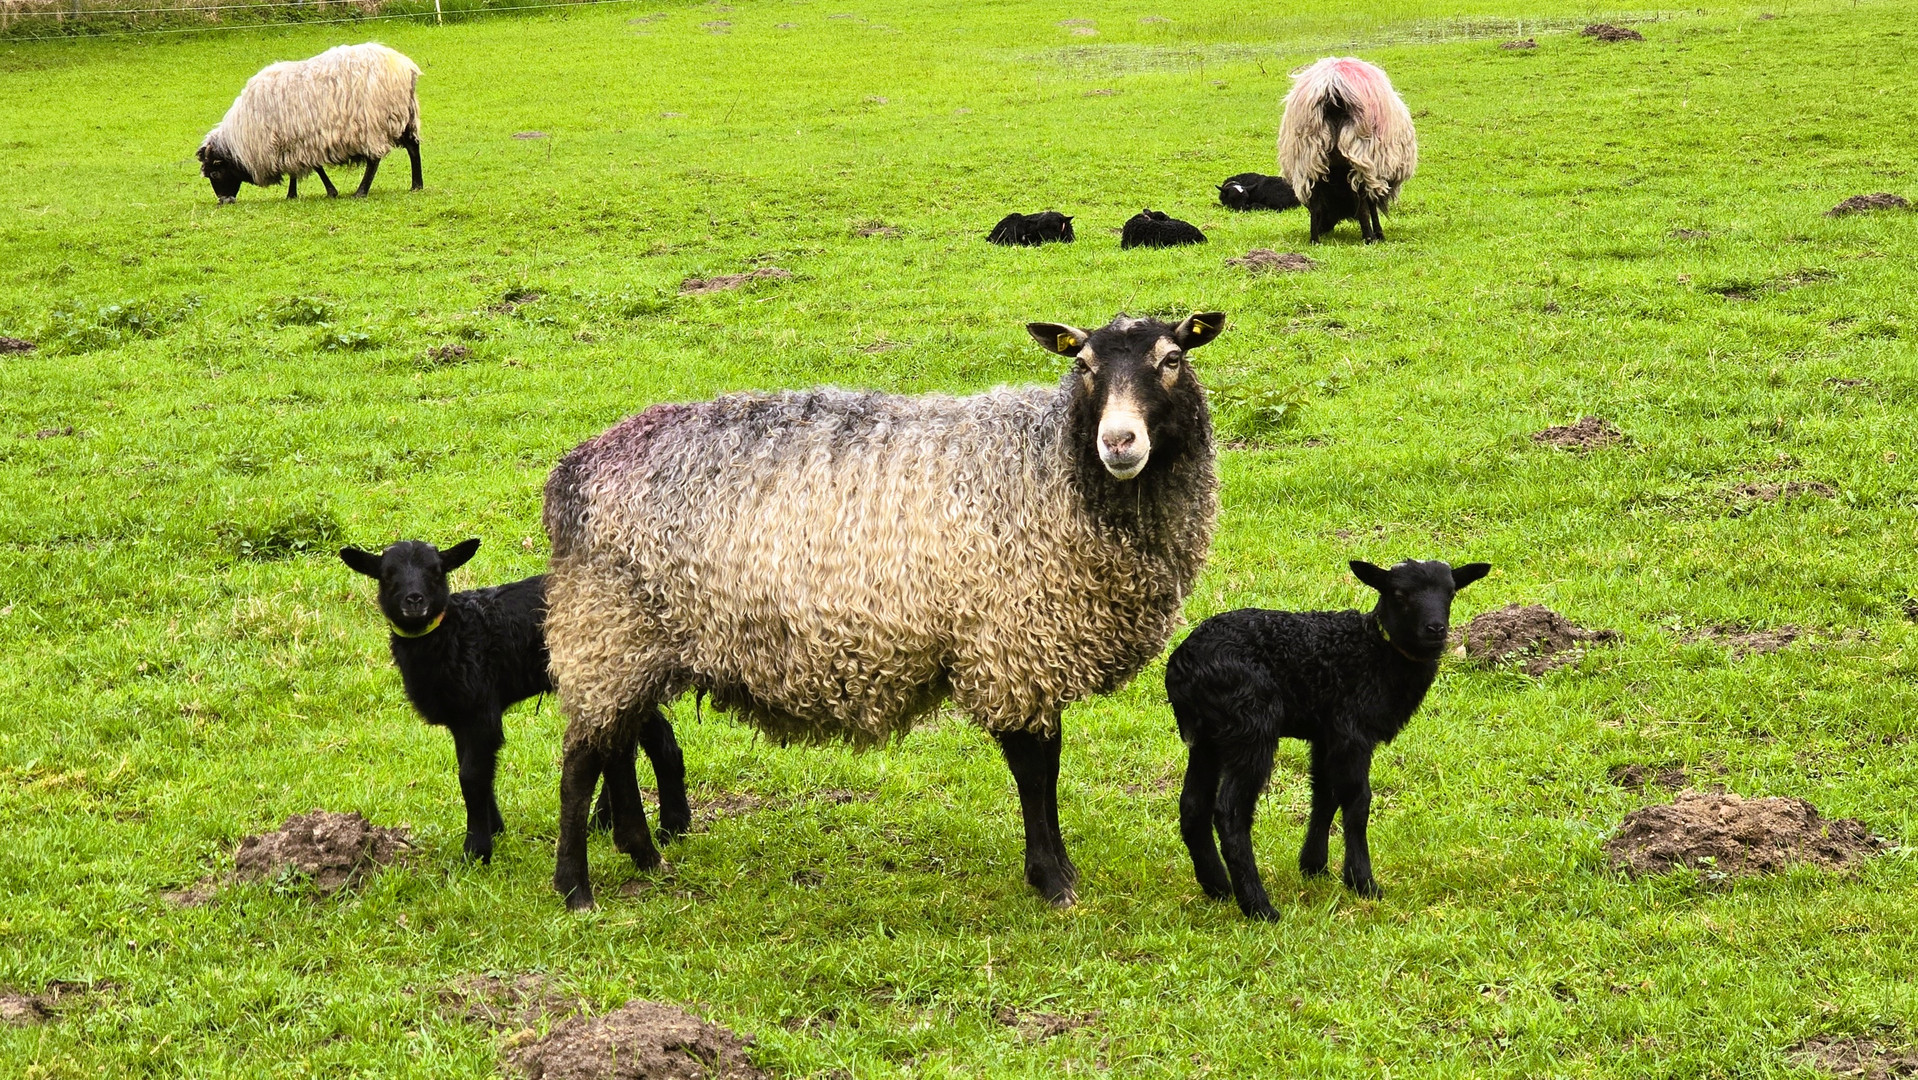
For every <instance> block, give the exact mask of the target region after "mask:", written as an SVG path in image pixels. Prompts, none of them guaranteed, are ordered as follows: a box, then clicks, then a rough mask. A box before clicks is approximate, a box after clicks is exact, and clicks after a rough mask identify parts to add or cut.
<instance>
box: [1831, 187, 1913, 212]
mask: <svg viewBox="0 0 1918 1080" xmlns="http://www.w3.org/2000/svg"><path fill="white" fill-rule="evenodd" d="M1909 209H1911V203H1910V202H1908V201H1906V199H1905V197H1904V196H1903V195H1893V194H1892V193H1891V192H1889V191H1874V192H1872V193H1871V194H1870V195H1853V196H1852V197H1851V198H1849V199H1846V200H1845V201H1844V202H1841V203H1839V204H1838V205H1837V206H1834V207H1832V208H1831V209H1829V210H1827V211H1825V216H1826V217H1844V216H1845V215H1846V214H1862V213H1864V212H1865V211H1867V210H1909Z"/></svg>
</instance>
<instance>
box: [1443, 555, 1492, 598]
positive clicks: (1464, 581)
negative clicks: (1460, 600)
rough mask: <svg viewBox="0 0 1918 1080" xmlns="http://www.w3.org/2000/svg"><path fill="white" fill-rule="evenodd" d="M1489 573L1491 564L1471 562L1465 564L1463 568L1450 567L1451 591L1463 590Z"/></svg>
mask: <svg viewBox="0 0 1918 1080" xmlns="http://www.w3.org/2000/svg"><path fill="white" fill-rule="evenodd" d="M1491 572H1492V564H1491V563H1488V562H1473V563H1466V564H1465V565H1464V566H1454V567H1452V589H1453V590H1454V591H1457V590H1459V589H1463V588H1464V587H1466V586H1467V585H1470V584H1471V583H1472V582H1474V581H1477V580H1478V579H1479V578H1482V577H1484V576H1485V575H1487V574H1489V573H1491Z"/></svg>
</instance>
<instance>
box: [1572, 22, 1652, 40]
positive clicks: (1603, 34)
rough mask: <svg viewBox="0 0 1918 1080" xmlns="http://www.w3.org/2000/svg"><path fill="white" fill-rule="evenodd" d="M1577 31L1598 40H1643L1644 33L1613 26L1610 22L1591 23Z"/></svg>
mask: <svg viewBox="0 0 1918 1080" xmlns="http://www.w3.org/2000/svg"><path fill="white" fill-rule="evenodd" d="M1579 33H1580V34H1581V35H1583V36H1585V37H1588V38H1596V39H1597V40H1599V41H1644V40H1645V35H1644V34H1641V33H1639V32H1638V31H1636V30H1633V29H1631V28H1630V27H1625V26H1613V25H1612V24H1611V23H1593V24H1592V25H1590V26H1588V27H1586V28H1585V29H1583V30H1580V31H1579Z"/></svg>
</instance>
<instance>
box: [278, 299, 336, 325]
mask: <svg viewBox="0 0 1918 1080" xmlns="http://www.w3.org/2000/svg"><path fill="white" fill-rule="evenodd" d="M268 315H269V316H270V317H271V318H272V320H273V324H274V325H275V326H319V325H322V324H324V323H329V322H331V321H332V319H333V307H332V305H331V304H328V303H327V302H326V301H325V300H321V299H319V298H317V297H312V296H283V297H280V298H279V299H277V300H275V301H273V307H272V309H271V310H270V311H269V312H268Z"/></svg>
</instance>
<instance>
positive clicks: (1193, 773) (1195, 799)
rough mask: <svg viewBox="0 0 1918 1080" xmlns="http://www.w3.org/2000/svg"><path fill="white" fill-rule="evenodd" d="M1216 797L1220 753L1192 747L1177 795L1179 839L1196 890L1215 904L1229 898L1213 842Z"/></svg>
mask: <svg viewBox="0 0 1918 1080" xmlns="http://www.w3.org/2000/svg"><path fill="white" fill-rule="evenodd" d="M1218 794H1219V753H1218V751H1217V750H1216V749H1215V748H1213V747H1212V746H1210V745H1208V744H1206V743H1194V744H1193V746H1192V749H1191V751H1190V753H1189V754H1188V755H1187V760H1186V766H1185V788H1184V790H1182V791H1180V792H1179V835H1180V836H1181V837H1183V838H1184V839H1185V849H1186V850H1187V851H1188V852H1191V854H1192V873H1193V875H1194V876H1195V877H1197V878H1198V879H1199V888H1201V889H1203V890H1204V891H1205V894H1206V895H1207V896H1210V897H1211V898H1212V899H1214V900H1224V899H1227V898H1229V897H1230V896H1231V895H1232V881H1231V879H1230V878H1228V877H1226V874H1225V864H1224V863H1222V862H1220V861H1219V845H1217V844H1215V843H1213V842H1212V809H1213V806H1214V805H1215V803H1216V801H1217V799H1218Z"/></svg>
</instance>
